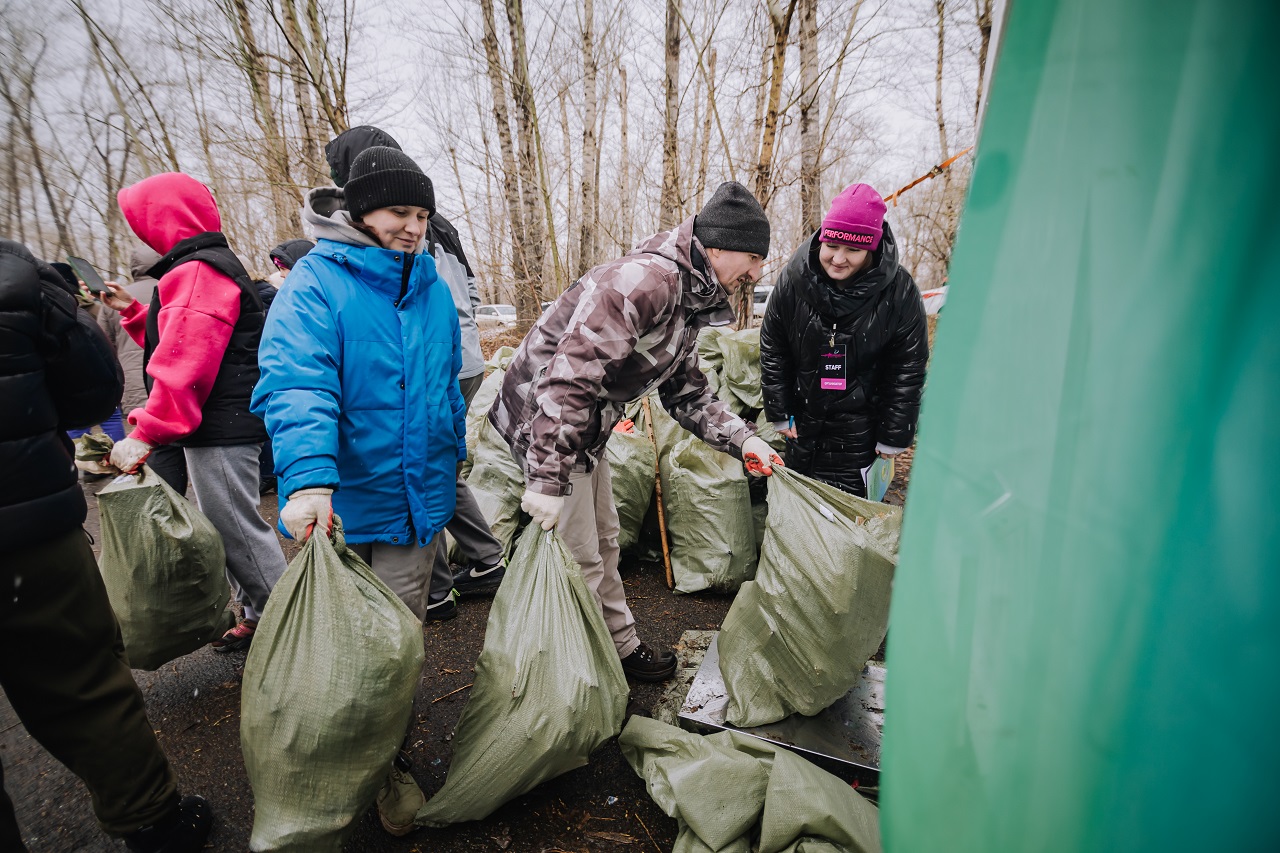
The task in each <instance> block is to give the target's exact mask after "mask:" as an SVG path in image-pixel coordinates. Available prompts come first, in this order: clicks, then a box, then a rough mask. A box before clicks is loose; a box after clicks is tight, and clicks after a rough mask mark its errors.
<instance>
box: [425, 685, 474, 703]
mask: <svg viewBox="0 0 1280 853" xmlns="http://www.w3.org/2000/svg"><path fill="white" fill-rule="evenodd" d="M470 686H471V685H470V684H464V685H462V686H461V687H459V688H458V689H457V690H450V691H449V692H448V693H446V694H444V695H443V696H438V697H436V698H435V699H432V700H431V704H432V705H434V704H436V703H437V702H439V701H440V700H441V699H448V698H449V697H450V696H452V695H453V694H455V693H461V692H462V691H464V690H466V689H467V688H468V687H470Z"/></svg>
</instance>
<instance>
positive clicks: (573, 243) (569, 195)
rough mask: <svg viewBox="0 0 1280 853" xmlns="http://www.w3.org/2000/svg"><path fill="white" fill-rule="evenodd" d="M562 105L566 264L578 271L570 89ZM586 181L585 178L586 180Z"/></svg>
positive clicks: (562, 93) (561, 99)
mask: <svg viewBox="0 0 1280 853" xmlns="http://www.w3.org/2000/svg"><path fill="white" fill-rule="evenodd" d="M556 100H557V101H558V102H559V104H560V128H561V133H560V138H561V140H563V142H564V182H565V197H566V202H565V206H564V207H565V230H566V231H567V232H568V234H569V241H568V245H567V246H566V247H565V254H566V255H567V257H566V258H565V263H566V264H567V265H568V267H569V269H570V270H571V271H572V270H576V269H577V268H578V266H577V264H578V262H577V260H576V259H577V258H579V257H581V256H580V255H579V254H578V251H579V248H580V247H579V245H578V236H577V233H578V232H577V229H576V228H575V227H574V226H576V225H577V224H578V197H577V195H576V194H575V193H574V191H573V134H572V133H570V132H569V103H568V102H569V90H568V87H565V88H564V89H561V90H560V97H559V98H557V99H556ZM584 180H585V178H584Z"/></svg>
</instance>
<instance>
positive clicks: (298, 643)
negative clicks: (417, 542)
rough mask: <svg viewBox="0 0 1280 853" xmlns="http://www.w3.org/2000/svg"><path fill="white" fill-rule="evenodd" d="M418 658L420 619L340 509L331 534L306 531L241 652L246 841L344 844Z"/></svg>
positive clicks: (413, 682)
mask: <svg viewBox="0 0 1280 853" xmlns="http://www.w3.org/2000/svg"><path fill="white" fill-rule="evenodd" d="M422 661H423V651H422V624H421V623H420V622H419V621H418V619H417V617H415V616H414V615H413V613H412V611H410V610H409V608H408V607H406V606H405V605H404V603H403V602H401V601H400V599H399V598H398V597H397V596H396V595H395V593H393V592H392V591H391V590H390V589H388V588H387V586H386V585H385V584H384V583H383V582H382V581H381V580H379V579H378V577H377V576H376V575H375V574H374V573H373V570H372V569H370V568H369V566H368V565H366V564H365V563H364V561H363V560H361V559H360V558H359V557H357V556H356V555H355V554H354V553H352V552H351V551H349V550H348V549H347V546H346V540H345V538H344V537H343V535H342V525H341V522H340V521H338V519H336V518H335V519H334V530H333V538H332V541H330V540H329V539H326V538H325V537H323V536H312V537H310V538H309V539H308V540H307V542H306V544H305V545H303V547H302V551H301V553H299V554H298V556H297V557H295V558H294V560H293V562H292V563H290V564H289V569H288V571H286V572H285V573H284V576H283V577H282V578H281V579H280V581H279V583H277V584H276V587H275V589H274V590H273V591H272V593H271V600H270V601H269V602H268V604H267V609H266V612H264V613H263V614H262V621H260V622H259V623H258V630H257V633H256V634H255V635H254V639H253V646H252V647H251V648H250V650H249V658H248V660H247V661H246V662H245V667H244V682H243V687H242V689H241V694H240V705H241V713H240V747H241V749H242V750H243V752H244V765H245V770H246V771H247V772H248V775H249V783H250V785H251V786H252V787H253V798H254V820H253V834H252V836H251V837H250V839H249V846H250V849H252V850H255V851H268V850H271V851H291V853H292V852H293V851H296V853H304V851H305V853H327V851H332V853H337V851H340V850H341V849H342V844H343V840H344V839H345V837H346V836H347V835H348V834H349V833H350V831H351V829H352V828H353V825H354V823H355V821H356V820H357V819H358V818H359V817H360V816H361V815H362V814H364V812H365V811H366V810H367V809H368V808H369V806H370V805H372V803H373V800H374V797H375V796H376V795H377V793H378V788H379V787H380V786H381V785H382V783H383V781H384V780H385V779H386V777H387V773H388V772H389V771H390V769H391V761H392V759H394V758H395V755H396V750H398V749H399V748H400V743H401V741H403V739H404V733H405V730H406V729H407V728H408V725H409V718H410V715H411V714H412V711H413V697H414V693H415V692H416V690H417V687H418V683H419V681H420V680H421V678H422Z"/></svg>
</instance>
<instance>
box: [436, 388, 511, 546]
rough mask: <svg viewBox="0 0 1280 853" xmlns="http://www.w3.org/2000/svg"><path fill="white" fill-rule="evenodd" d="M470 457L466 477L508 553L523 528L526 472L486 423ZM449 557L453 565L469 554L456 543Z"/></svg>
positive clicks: (491, 528) (490, 524) (484, 513)
mask: <svg viewBox="0 0 1280 853" xmlns="http://www.w3.org/2000/svg"><path fill="white" fill-rule="evenodd" d="M485 381H486V382H487V381H488V380H485ZM469 452H470V451H469ZM471 455H472V456H473V459H472V465H471V470H470V472H469V473H468V474H467V475H466V481H467V485H468V486H469V487H470V488H471V494H472V495H473V496H474V497H475V499H476V504H477V505H478V506H479V507H480V512H481V513H483V515H484V518H485V521H487V522H489V530H490V531H491V532H492V533H493V536H494V538H495V539H497V540H498V542H499V543H500V544H501V545H502V553H504V554H505V553H507V552H508V551H510V550H511V543H512V541H514V540H515V537H516V530H517V529H518V528H519V527H520V498H521V497H522V496H523V495H524V473H523V472H522V471H521V470H520V466H519V465H518V464H517V463H516V460H515V457H514V456H512V455H511V448H510V447H508V446H507V443H506V442H505V441H503V440H502V437H501V436H500V435H498V431H497V430H496V429H494V428H493V424H491V423H489V422H488V421H487V420H484V421H481V423H480V424H479V427H478V429H477V430H476V445H475V451H474V452H473V453H471ZM449 556H450V559H452V560H454V562H462V561H463V559H464V558H465V556H466V555H463V554H461V553H460V552H458V551H457V550H456V543H455V545H454V549H453V550H451V553H450V555H449Z"/></svg>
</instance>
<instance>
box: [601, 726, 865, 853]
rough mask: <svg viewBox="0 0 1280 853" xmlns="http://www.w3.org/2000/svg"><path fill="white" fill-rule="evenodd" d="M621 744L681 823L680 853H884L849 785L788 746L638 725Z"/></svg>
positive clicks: (664, 806) (729, 733) (677, 852)
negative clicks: (793, 751) (788, 748)
mask: <svg viewBox="0 0 1280 853" xmlns="http://www.w3.org/2000/svg"><path fill="white" fill-rule="evenodd" d="M618 744H619V745H620V746H621V747H622V754H623V756H624V757H626V759H627V762H628V763H629V764H630V765H631V767H632V769H633V770H635V771H636V773H637V774H638V775H639V776H640V777H641V778H642V779H644V780H645V786H646V788H647V789H648V791H649V796H650V797H652V798H653V801H654V802H655V803H657V804H658V807H659V808H661V809H662V810H663V811H664V812H666V813H667V814H668V815H670V816H671V817H673V818H675V819H676V822H677V824H678V825H679V828H680V830H679V835H678V836H677V837H676V843H675V845H674V846H673V847H672V853H875V851H879V850H880V849H881V847H880V825H879V814H878V813H877V811H876V807H875V806H873V805H871V804H870V803H868V802H867V801H866V800H864V799H863V798H862V796H861V795H859V794H858V793H857V792H856V791H854V790H853V788H851V787H850V786H849V785H847V784H845V783H844V782H842V781H841V780H840V779H837V778H836V777H835V776H832V775H831V774H830V773H827V772H826V771H825V770H822V769H821V768H819V767H816V766H814V765H813V764H810V763H809V762H808V761H805V760H804V759H803V758H801V757H800V756H798V755H796V754H794V753H792V752H789V751H787V750H786V749H783V748H782V747H779V746H776V745H774V744H771V743H768V742H766V741H762V740H759V739H757V738H753V737H749V736H747V735H744V734H741V733H739V732H733V731H725V732H719V733H717V734H714V735H710V736H707V737H703V736H701V735H695V734H690V733H689V732H686V731H682V730H681V729H678V728H676V727H675V726H669V725H667V724H666V723H660V722H658V721H657V720H651V719H649V718H647V717H632V718H631V719H630V720H629V721H628V722H627V727H626V728H625V729H623V731H622V735H621V737H619V738H618Z"/></svg>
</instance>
